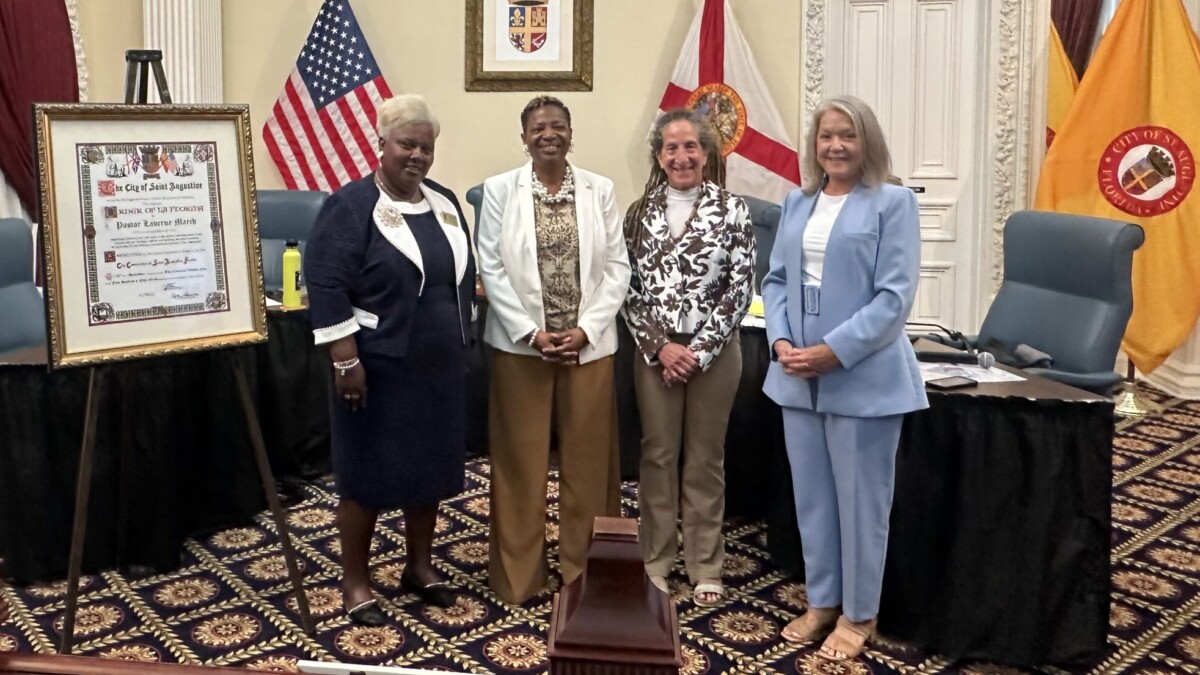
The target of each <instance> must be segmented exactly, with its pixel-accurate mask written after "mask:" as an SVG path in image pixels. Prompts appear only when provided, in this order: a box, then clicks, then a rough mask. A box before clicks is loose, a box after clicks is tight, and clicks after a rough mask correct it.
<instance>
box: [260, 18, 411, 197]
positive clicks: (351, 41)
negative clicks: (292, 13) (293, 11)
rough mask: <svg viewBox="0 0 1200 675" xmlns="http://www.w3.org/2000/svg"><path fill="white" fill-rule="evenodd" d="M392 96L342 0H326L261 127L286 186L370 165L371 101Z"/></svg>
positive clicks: (340, 177)
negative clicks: (294, 64)
mask: <svg viewBox="0 0 1200 675" xmlns="http://www.w3.org/2000/svg"><path fill="white" fill-rule="evenodd" d="M391 95H392V92H391V90H390V89H388V86H387V82H386V81H384V79H383V75H382V74H380V72H379V64H377V63H376V62H375V56H374V55H372V54H371V49H370V48H369V47H367V40H366V38H365V37H364V36H363V33H362V29H361V28H360V27H359V25H358V20H357V19H355V17H354V12H353V10H351V9H350V3H349V0H325V1H324V2H323V3H321V10H320V11H319V12H317V20H316V21H314V22H313V27H312V30H311V31H310V32H309V34H308V39H307V40H306V41H305V43H304V47H303V48H301V50H300V57H299V58H297V59H296V67H295V68H292V72H291V74H290V75H289V76H288V79H287V82H285V83H284V85H283V92H282V93H280V94H279V99H278V100H277V101H275V108H274V109H273V110H272V111H271V117H270V119H268V120H267V123H266V125H264V126H263V140H264V141H265V142H266V144H267V151H268V152H270V153H271V158H272V159H274V160H275V166H277V167H279V172H280V173H281V174H283V182H284V184H286V185H287V187H288V189H289V190H326V191H333V190H336V189H337V188H339V187H341V186H342V185H345V184H346V183H348V182H350V181H352V180H357V179H359V178H362V177H363V176H365V175H367V174H368V173H370V172H371V171H374V170H375V167H377V166H378V165H379V158H378V156H377V155H376V152H377V151H376V148H377V146H378V139H379V136H378V134H376V132H375V106H376V105H377V104H379V103H380V102H382V101H383V100H385V99H387V98H389V97H390V96H391Z"/></svg>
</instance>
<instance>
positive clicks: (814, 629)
mask: <svg viewBox="0 0 1200 675" xmlns="http://www.w3.org/2000/svg"><path fill="white" fill-rule="evenodd" d="M840 615H841V609H839V608H837V607H809V608H808V611H806V612H805V613H803V614H801V615H800V616H798V617H796V618H794V619H792V620H791V621H790V622H788V625H786V626H784V627H783V630H781V631H779V637H781V638H783V639H784V641H785V642H791V643H793V644H806V643H809V642H816V641H817V640H820V639H821V638H823V637H825V636H827V635H829V634H830V633H832V632H833V627H834V624H836V623H837V619H838V616H840Z"/></svg>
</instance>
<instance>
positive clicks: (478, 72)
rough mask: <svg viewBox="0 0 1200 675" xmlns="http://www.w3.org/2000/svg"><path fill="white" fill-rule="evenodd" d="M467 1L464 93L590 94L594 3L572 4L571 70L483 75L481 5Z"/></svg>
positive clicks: (582, 0) (576, 0)
mask: <svg viewBox="0 0 1200 675" xmlns="http://www.w3.org/2000/svg"><path fill="white" fill-rule="evenodd" d="M488 1H490V0H466V5H467V17H466V27H467V45H466V49H467V53H466V69H465V70H466V73H465V88H466V90H467V91H591V90H592V61H593V50H592V43H593V41H592V25H593V0H574V12H573V19H572V20H573V21H574V43H573V44H574V47H573V51H572V68H571V70H529V71H486V70H484V68H483V64H484V59H483V32H484V30H485V29H487V28H488V27H487V26H484V20H483V5H484V3H485V2H488Z"/></svg>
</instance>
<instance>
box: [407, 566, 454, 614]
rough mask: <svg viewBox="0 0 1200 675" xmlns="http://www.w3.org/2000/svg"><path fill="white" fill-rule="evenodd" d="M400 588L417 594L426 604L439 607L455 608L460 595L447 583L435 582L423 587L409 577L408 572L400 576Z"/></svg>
mask: <svg viewBox="0 0 1200 675" xmlns="http://www.w3.org/2000/svg"><path fill="white" fill-rule="evenodd" d="M400 588H402V589H404V591H405V592H406V593H415V594H416V596H417V597H419V598H421V600H422V601H424V602H425V603H427V604H430V605H437V606H438V607H453V606H454V604H455V603H456V602H458V595H457V594H456V593H455V592H454V589H453V588H451V586H450V584H448V583H446V582H445V581H435V582H434V583H432V584H426V585H424V586H422V585H421V583H420V582H419V581H417V580H416V579H414V578H412V577H410V576H408V571H407V570H406V571H405V572H404V573H403V574H401V575H400Z"/></svg>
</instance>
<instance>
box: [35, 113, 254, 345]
mask: <svg viewBox="0 0 1200 675" xmlns="http://www.w3.org/2000/svg"><path fill="white" fill-rule="evenodd" d="M34 118H35V127H36V137H37V158H38V177H39V181H40V188H41V212H42V213H41V215H42V217H41V222H42V228H41V232H42V243H43V251H44V261H43V262H44V270H45V282H46V287H45V295H46V312H47V327H48V330H47V334H48V338H49V348H50V365H51V367H53V368H60V367H64V366H78V365H92V364H97V363H103V362H108V361H114V360H120V359H130V358H142V357H148V356H156V355H161V354H171V353H176V352H183V351H192V350H203V349H215V348H220V347H229V346H236V345H244V344H251V343H256V342H262V341H264V340H266V337H267V329H266V309H265V306H264V299H263V290H262V288H263V282H262V263H261V258H260V253H259V243H258V229H257V219H256V214H255V202H254V164H253V159H252V154H251V136H250V133H251V130H250V112H249V107H248V106H245V105H152V106H147V105H110V104H44V105H37V106H35V107H34Z"/></svg>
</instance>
